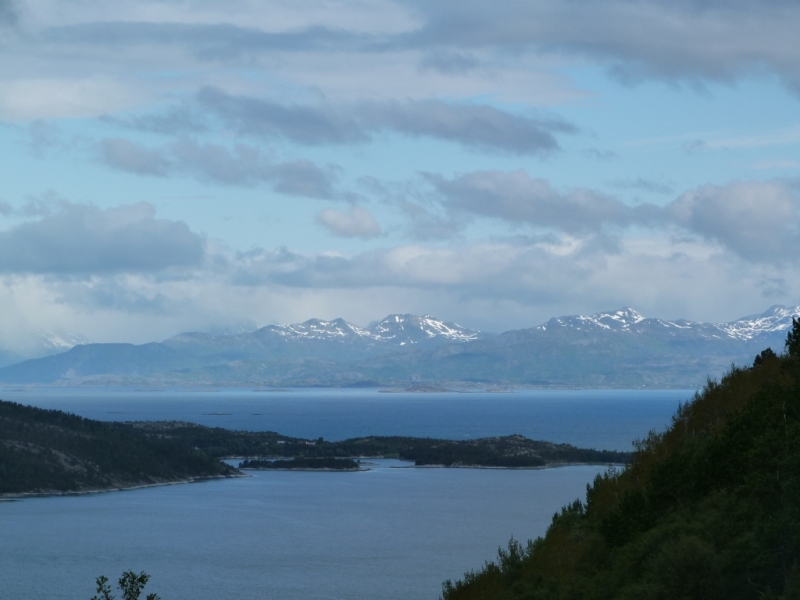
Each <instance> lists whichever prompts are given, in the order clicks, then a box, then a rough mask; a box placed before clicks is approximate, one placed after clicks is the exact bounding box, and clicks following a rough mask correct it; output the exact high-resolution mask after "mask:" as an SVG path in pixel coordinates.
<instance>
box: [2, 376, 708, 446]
mask: <svg viewBox="0 0 800 600" xmlns="http://www.w3.org/2000/svg"><path fill="white" fill-rule="evenodd" d="M692 394H693V392H692V391H687V390H666V391H665V390H658V391H654V390H648V391H633V390H576V391H573V390H564V391H560V390H559V391H550V390H524V391H517V392H514V393H496V394H491V393H472V394H460V393H452V392H451V393H440V394H439V393H434V394H409V393H391V394H387V393H381V392H379V391H378V390H330V389H317V390H308V389H298V390H292V391H286V392H262V391H253V390H251V389H247V390H229V389H226V390H211V391H204V392H198V391H192V390H177V391H176V390H172V391H165V390H151V391H150V390H149V391H132V390H131V389H130V388H88V389H87V388H47V387H42V388H30V389H27V390H24V391H19V388H6V389H2V388H0V398H2V399H4V400H13V401H16V402H22V403H24V404H31V405H34V406H39V407H42V408H56V409H59V410H67V411H70V412H74V413H77V414H79V415H82V416H85V417H90V418H92V419H100V420H106V421H137V420H184V421H192V422H195V423H201V424H203V425H210V426H217V427H225V428H228V429H249V430H255V431H265V430H269V431H277V432H279V433H282V434H284V435H291V436H297V437H306V438H313V439H316V438H318V437H319V436H323V437H324V438H325V439H330V440H337V439H345V438H351V437H358V436H367V435H410V436H420V437H436V438H447V439H467V438H475V437H486V436H494V435H508V434H511V433H519V434H522V435H526V436H528V437H530V438H532V439H544V440H549V441H552V442H566V443H570V444H575V445H579V446H590V447H594V448H597V449H601V450H603V449H605V450H629V449H630V448H631V441H632V440H633V439H634V438H636V437H642V436H644V435H646V434H647V432H648V431H649V430H650V429H651V428H653V427H655V428H661V427H663V426H665V425H666V424H668V422H669V419H670V416H671V415H672V414H673V412H674V411H675V409H676V408H677V406H678V403H679V402H682V401H686V400H688V399H690V398H691V397H692Z"/></svg>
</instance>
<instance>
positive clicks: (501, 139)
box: [197, 88, 576, 154]
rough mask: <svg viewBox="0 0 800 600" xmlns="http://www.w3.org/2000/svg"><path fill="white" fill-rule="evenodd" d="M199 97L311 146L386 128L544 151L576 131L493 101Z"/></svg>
mask: <svg viewBox="0 0 800 600" xmlns="http://www.w3.org/2000/svg"><path fill="white" fill-rule="evenodd" d="M197 99H198V102H199V103H200V104H201V105H202V106H203V107H205V108H206V109H208V110H209V111H211V112H213V113H214V114H215V115H216V116H217V117H219V118H220V119H221V120H222V121H223V122H225V123H226V124H228V126H231V127H233V128H234V129H235V130H236V131H237V132H238V133H239V134H242V135H250V136H257V137H261V138H265V139H274V138H285V139H288V140H291V141H293V142H296V143H299V144H306V145H320V144H349V143H359V142H366V141H369V140H370V139H371V137H372V135H373V134H375V133H376V132H379V131H384V130H386V131H394V132H397V133H400V134H404V135H410V136H423V137H430V138H434V139H441V140H446V141H450V142H454V143H457V144H461V145H464V146H467V147H470V148H477V149H483V150H487V149H488V150H495V151H498V150H499V151H504V152H511V153H514V154H541V153H547V152H551V151H553V150H556V149H558V142H557V141H556V138H555V135H554V134H556V133H573V132H575V131H576V128H575V127H574V126H573V125H571V124H569V123H566V122H564V121H561V120H558V119H534V118H530V117H524V116H518V115H514V114H511V113H508V112H505V111H502V110H499V109H497V108H494V107H492V106H488V105H475V104H453V103H448V102H443V101H440V100H408V101H404V102H398V101H395V102H361V103H358V104H356V105H350V106H345V105H342V106H336V107H334V106H329V105H325V104H320V105H302V106H299V105H291V106H286V105H282V104H278V103H276V102H272V101H269V100H263V99H257V98H249V97H243V96H232V95H229V94H226V93H225V92H222V91H220V90H218V89H215V88H204V89H202V90H201V91H200V92H199V93H198V95H197Z"/></svg>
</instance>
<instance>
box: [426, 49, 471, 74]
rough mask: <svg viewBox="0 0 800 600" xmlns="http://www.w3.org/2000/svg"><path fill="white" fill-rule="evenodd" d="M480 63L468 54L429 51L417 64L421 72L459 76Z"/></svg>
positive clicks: (438, 50) (437, 50)
mask: <svg viewBox="0 0 800 600" xmlns="http://www.w3.org/2000/svg"><path fill="white" fill-rule="evenodd" d="M479 65H480V61H479V60H478V59H477V58H475V57H474V56H472V55H470V54H465V53H462V52H452V51H448V50H440V49H436V50H431V51H429V52H426V53H425V56H424V57H423V58H422V60H421V61H420V63H419V66H420V69H422V70H423V71H427V70H431V71H438V72H439V73H442V74H444V75H456V74H457V75H461V74H464V73H468V72H469V71H472V70H474V69H475V68H477V67H478V66H479Z"/></svg>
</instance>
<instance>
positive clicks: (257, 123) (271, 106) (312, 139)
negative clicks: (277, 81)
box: [197, 87, 369, 145]
mask: <svg viewBox="0 0 800 600" xmlns="http://www.w3.org/2000/svg"><path fill="white" fill-rule="evenodd" d="M197 100H198V102H199V103H200V105H201V106H203V107H204V108H206V109H208V110H210V111H212V112H213V113H214V114H216V115H217V116H218V117H219V118H221V119H222V120H223V121H225V122H226V123H227V124H228V125H230V126H232V127H233V128H235V129H236V130H237V131H238V132H239V133H240V134H245V135H252V136H257V137H262V138H266V139H271V138H278V137H280V138H286V139H289V140H292V141H293V142H297V143H299V144H306V145H319V144H344V143H352V142H363V141H367V140H369V136H368V135H367V133H366V132H365V131H364V130H363V129H362V126H361V125H360V124H359V122H358V121H357V120H356V119H355V117H354V115H352V114H348V112H347V111H337V110H335V109H333V108H331V107H326V106H296V105H293V106H285V105H282V104H278V103H276V102H271V101H269V100H262V99H257V98H249V97H244V96H231V95H229V94H226V93H224V92H222V91H221V90H218V89H215V88H209V87H206V88H203V89H202V90H200V92H199V93H198V94H197Z"/></svg>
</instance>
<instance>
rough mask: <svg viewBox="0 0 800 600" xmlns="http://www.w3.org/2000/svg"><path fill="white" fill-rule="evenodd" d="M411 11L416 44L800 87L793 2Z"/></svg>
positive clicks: (510, 1)
mask: <svg viewBox="0 0 800 600" xmlns="http://www.w3.org/2000/svg"><path fill="white" fill-rule="evenodd" d="M406 3H407V4H409V5H413V6H414V7H415V8H416V9H417V11H419V13H421V14H422V15H424V17H423V18H424V19H425V25H424V26H423V27H422V28H421V29H420V30H418V31H416V32H414V33H412V34H409V35H408V36H407V37H408V40H407V42H406V43H407V44H409V46H417V47H425V46H432V47H439V48H448V47H449V48H456V49H460V50H461V51H468V50H469V49H477V48H497V49H506V50H516V51H525V50H529V51H535V52H546V53H561V54H573V55H580V56H585V57H587V58H588V59H589V60H592V61H598V60H600V61H605V62H606V64H608V65H609V66H610V67H611V70H612V72H613V73H615V74H616V75H618V76H619V77H620V78H622V79H624V80H627V81H635V80H636V79H640V78H643V77H660V78H666V79H679V80H686V81H701V80H717V81H731V80H733V79H734V78H736V77H739V76H741V75H746V74H752V73H758V72H761V71H763V70H764V69H767V70H770V71H773V72H776V73H778V74H780V75H782V76H783V77H784V78H785V79H786V81H787V82H788V83H789V84H790V85H792V84H796V83H797V82H798V76H800V60H798V59H800V46H798V44H796V42H795V38H796V33H797V30H798V27H799V26H800V5H798V3H796V2H791V1H788V0H787V1H776V2H758V1H756V0H746V1H745V0H741V1H734V2H717V1H713V2H705V1H700V0H683V1H682V0H678V1H675V2H672V1H669V2H668V1H666V0H643V1H641V2H630V1H628V0H587V1H585V2H571V1H564V0H544V1H541V2H527V1H526V0H505V1H502V2H499V3H486V2H484V1H483V0H458V1H456V0H445V1H444V2H434V3H431V2H421V1H419V0H408V1H407V2H406Z"/></svg>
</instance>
